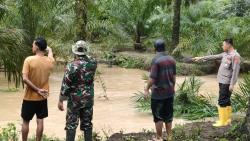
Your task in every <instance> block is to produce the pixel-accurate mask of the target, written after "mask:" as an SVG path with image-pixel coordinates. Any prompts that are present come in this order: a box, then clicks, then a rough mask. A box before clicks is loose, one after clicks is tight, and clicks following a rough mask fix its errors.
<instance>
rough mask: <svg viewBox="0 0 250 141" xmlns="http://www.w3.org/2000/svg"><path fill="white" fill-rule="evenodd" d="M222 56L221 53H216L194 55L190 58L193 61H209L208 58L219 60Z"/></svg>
mask: <svg viewBox="0 0 250 141" xmlns="http://www.w3.org/2000/svg"><path fill="white" fill-rule="evenodd" d="M222 58H223V53H221V54H216V55H208V56H203V57H194V58H192V60H193V61H210V60H219V59H222Z"/></svg>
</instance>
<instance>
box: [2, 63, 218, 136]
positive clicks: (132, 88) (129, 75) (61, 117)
mask: <svg viewBox="0 0 250 141" xmlns="http://www.w3.org/2000/svg"><path fill="white" fill-rule="evenodd" d="M98 71H100V72H101V77H102V79H103V80H104V83H105V85H106V87H107V95H108V98H109V100H105V99H104V98H98V97H99V96H101V95H102V94H103V89H102V87H101V85H100V84H98V83H96V84H95V105H94V119H93V124H94V130H95V131H97V132H99V133H101V134H104V133H103V131H105V132H106V133H107V134H108V135H111V134H112V133H115V132H119V131H123V132H125V133H126V132H139V131H142V130H143V129H147V130H151V129H154V124H153V119H152V116H151V115H150V114H149V113H141V112H138V111H137V110H136V109H135V108H134V103H133V102H132V101H131V96H133V94H134V93H136V92H138V91H143V87H144V80H142V75H143V74H144V73H147V72H145V71H142V70H137V69H124V68H118V67H113V68H108V67H106V65H99V67H98ZM62 77H63V71H61V72H56V73H53V74H52V75H51V77H50V90H51V91H50V97H49V100H48V101H49V117H48V118H46V119H45V130H44V133H45V134H47V135H49V136H56V137H60V138H65V131H64V126H65V111H64V112H61V111H59V110H58V109H57V102H58V95H59V91H60V87H61V81H62ZM200 78H201V80H202V81H203V82H204V84H203V86H202V90H201V93H205V94H209V95H210V96H211V97H216V95H217V92H218V84H217V81H216V76H215V75H208V76H202V77H200ZM184 79H185V77H183V76H179V77H177V83H180V82H182V81H183V80H184ZM7 88H8V83H7V80H6V79H5V78H4V74H3V73H0V103H1V108H0V126H5V125H6V124H7V123H10V122H12V123H16V125H17V127H18V130H19V131H20V126H21V117H20V109H21V103H22V98H23V93H24V91H23V90H22V89H20V90H19V91H17V92H5V91H3V90H4V89H7ZM65 104H66V102H65ZM65 106H66V105H65ZM183 123H186V121H185V120H182V119H175V120H174V125H176V124H183ZM35 129H36V123H35V120H34V118H33V120H32V121H31V124H30V134H29V136H32V135H33V134H34V133H35ZM78 134H80V132H79V129H78Z"/></svg>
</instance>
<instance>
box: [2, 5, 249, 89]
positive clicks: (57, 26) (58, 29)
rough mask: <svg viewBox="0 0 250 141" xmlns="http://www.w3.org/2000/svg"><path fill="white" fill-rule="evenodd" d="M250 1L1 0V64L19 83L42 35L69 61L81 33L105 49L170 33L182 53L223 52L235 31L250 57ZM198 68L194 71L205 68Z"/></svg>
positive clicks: (171, 44)
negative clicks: (29, 57)
mask: <svg viewBox="0 0 250 141" xmlns="http://www.w3.org/2000/svg"><path fill="white" fill-rule="evenodd" d="M249 7H250V3H249V2H248V1H246V0H199V1H196V0H195V1H187V0H183V2H182V3H180V1H179V0H175V1H170V0H167V1H164V0H154V1H151V0H130V1H126V0H120V1H114V0H95V1H86V0H80V1H76V0H53V1H43V0H37V1H36V2H32V1H30V0H17V1H11V0H0V25H1V28H0V33H1V34H0V64H1V66H2V65H3V66H4V69H5V71H6V76H7V77H8V80H9V81H11V80H14V81H15V82H16V85H17V86H18V85H19V84H20V83H19V82H20V80H21V69H22V63H23V61H24V58H25V57H26V56H28V55H30V54H31V51H30V46H31V43H32V41H33V40H34V38H35V37H37V36H44V37H46V39H47V40H48V42H49V45H50V46H51V47H52V48H53V49H54V51H55V56H56V58H57V59H58V60H63V61H68V60H70V59H71V58H72V57H71V53H70V52H71V51H70V50H71V49H70V48H71V45H72V44H73V42H74V41H75V40H76V39H86V40H87V41H89V42H90V43H91V44H92V45H94V46H92V48H96V46H95V45H96V44H98V46H100V48H98V50H99V49H100V51H103V52H104V51H111V50H116V51H118V52H119V51H124V50H132V51H134V49H135V50H140V51H145V50H146V51H148V52H150V53H152V51H153V49H152V43H153V41H154V40H155V39H156V38H164V39H165V40H166V41H167V44H168V51H169V53H170V54H174V55H175V56H176V57H177V58H182V57H183V56H188V57H191V56H196V55H208V54H214V53H219V52H221V49H220V46H221V41H222V40H223V39H224V38H226V37H233V38H234V40H235V48H236V49H237V50H238V52H239V53H240V54H241V55H242V56H243V57H244V58H249V55H248V54H249V51H250V46H249V41H250V37H249V36H250V35H249V34H248V33H249V31H250V28H249V23H250V20H249V19H250V18H249V17H250V10H249V9H250V8H249ZM27 21H29V22H27ZM116 53H117V52H115V53H114V54H115V55H116ZM106 57H107V58H109V59H110V56H109V55H107V54H106ZM111 59H112V57H111ZM116 60H117V62H116V63H117V64H118V65H119V66H122V67H127V68H143V69H144V68H145V66H146V65H148V63H146V65H143V64H144V63H145V60H141V59H136V60H135V61H133V59H132V58H128V57H124V56H123V57H119V58H117V59H116ZM179 66H182V65H179ZM184 66H185V65H184ZM191 68H195V69H196V67H191ZM197 68H198V67H197ZM195 69H194V70H192V71H191V73H194V74H200V75H201V74H203V73H204V72H202V71H201V72H200V71H199V70H198V71H196V70H195ZM179 70H185V69H179ZM203 70H206V69H203ZM183 73H184V74H187V73H186V72H181V73H180V74H183ZM189 74H190V73H189ZM205 74H206V72H205Z"/></svg>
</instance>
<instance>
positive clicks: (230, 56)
mask: <svg viewBox="0 0 250 141" xmlns="http://www.w3.org/2000/svg"><path fill="white" fill-rule="evenodd" d="M218 59H221V64H220V67H219V71H218V74H217V80H218V82H219V83H222V84H230V85H235V84H236V82H237V79H238V75H239V71H240V54H239V53H238V52H237V51H236V50H235V51H233V52H231V53H228V52H224V53H221V54H217V55H209V56H205V57H203V59H202V60H203V61H207V60H218Z"/></svg>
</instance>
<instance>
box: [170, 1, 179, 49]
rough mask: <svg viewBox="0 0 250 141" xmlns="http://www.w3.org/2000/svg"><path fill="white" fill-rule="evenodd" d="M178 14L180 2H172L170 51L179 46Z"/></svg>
mask: <svg viewBox="0 0 250 141" xmlns="http://www.w3.org/2000/svg"><path fill="white" fill-rule="evenodd" d="M180 12H181V0H175V1H174V18H173V27H172V30H173V31H172V50H174V49H175V48H176V47H177V45H178V44H179V39H180Z"/></svg>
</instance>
